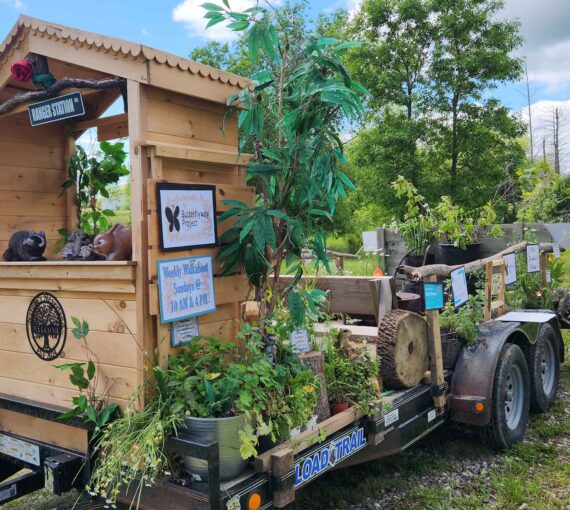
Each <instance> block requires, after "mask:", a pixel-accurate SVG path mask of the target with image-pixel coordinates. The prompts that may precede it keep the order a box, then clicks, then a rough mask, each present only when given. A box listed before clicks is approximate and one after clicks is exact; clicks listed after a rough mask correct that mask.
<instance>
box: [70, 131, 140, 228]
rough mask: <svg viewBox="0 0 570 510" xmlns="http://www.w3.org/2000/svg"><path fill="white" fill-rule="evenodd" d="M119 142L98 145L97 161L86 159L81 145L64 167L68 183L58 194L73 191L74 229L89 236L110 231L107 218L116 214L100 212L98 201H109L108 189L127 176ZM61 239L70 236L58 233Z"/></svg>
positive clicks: (90, 158)
mask: <svg viewBox="0 0 570 510" xmlns="http://www.w3.org/2000/svg"><path fill="white" fill-rule="evenodd" d="M124 146H125V144H124V143H122V142H117V143H114V144H112V143H109V142H101V144H100V146H99V148H100V153H99V154H98V157H89V156H88V155H87V153H86V152H85V149H83V147H81V146H80V145H78V146H77V148H76V150H75V152H74V153H73V155H72V156H71V159H70V160H69V163H68V165H67V180H66V181H65V182H64V183H63V184H62V191H61V194H63V193H65V192H66V191H68V190H73V193H74V205H75V207H76V210H77V228H79V229H81V230H83V231H84V232H85V233H87V234H90V235H96V234H98V233H99V232H104V231H106V230H108V229H109V228H110V227H111V220H110V219H109V218H110V217H112V216H114V215H115V213H114V212H113V211H111V210H110V209H101V207H100V202H99V197H100V196H101V197H105V198H109V191H108V186H109V185H111V184H115V183H117V182H118V181H119V179H120V178H121V177H122V176H124V175H128V174H129V170H128V169H127V167H126V166H125V161H126V158H127V153H126V152H125V150H124ZM60 234H61V235H62V237H67V236H68V235H69V232H67V231H64V229H63V230H62V231H60Z"/></svg>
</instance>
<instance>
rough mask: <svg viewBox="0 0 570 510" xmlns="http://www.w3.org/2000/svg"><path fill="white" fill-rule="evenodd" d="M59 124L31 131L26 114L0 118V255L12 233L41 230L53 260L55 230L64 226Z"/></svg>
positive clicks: (46, 252) (62, 137)
mask: <svg viewBox="0 0 570 510" xmlns="http://www.w3.org/2000/svg"><path fill="white" fill-rule="evenodd" d="M64 144H65V136H64V125H63V124H62V123H55V124H48V125H46V126H38V127H31V126H30V121H29V118H28V116H27V113H22V114H18V115H11V116H8V117H5V118H0V154H1V155H2V157H1V158H0V257H1V255H2V254H3V253H4V251H5V250H6V247H7V246H8V240H9V239H10V236H11V235H12V234H13V233H14V232H15V231H17V230H36V231H40V230H44V231H45V233H46V236H47V239H48V246H47V249H46V251H45V256H46V257H48V258H49V259H56V258H57V255H56V254H54V253H53V247H54V245H55V242H56V240H57V239H58V238H59V234H58V233H57V230H58V229H60V228H64V227H66V226H67V204H66V198H65V196H63V197H58V195H59V192H60V191H61V185H62V183H63V182H64V181H65V178H66V175H65V147H64Z"/></svg>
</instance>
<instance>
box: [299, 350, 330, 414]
mask: <svg viewBox="0 0 570 510" xmlns="http://www.w3.org/2000/svg"><path fill="white" fill-rule="evenodd" d="M299 360H300V361H301V363H303V365H305V366H306V367H307V368H308V369H309V370H311V371H312V372H313V373H314V374H315V375H317V376H318V377H319V379H320V381H321V388H320V389H319V392H318V395H317V407H316V408H315V414H316V415H317V423H320V422H322V421H324V420H326V419H327V418H330V415H331V410H330V407H329V397H328V392H327V385H326V382H325V366H324V359H323V353H322V352H320V351H311V352H306V353H303V354H299Z"/></svg>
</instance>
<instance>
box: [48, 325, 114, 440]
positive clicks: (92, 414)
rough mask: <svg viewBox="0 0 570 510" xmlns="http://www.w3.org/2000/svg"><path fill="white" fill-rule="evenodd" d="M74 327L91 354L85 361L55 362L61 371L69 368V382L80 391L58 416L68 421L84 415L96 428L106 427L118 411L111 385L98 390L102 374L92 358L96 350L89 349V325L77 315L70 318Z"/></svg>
mask: <svg viewBox="0 0 570 510" xmlns="http://www.w3.org/2000/svg"><path fill="white" fill-rule="evenodd" d="M71 320H72V322H73V325H74V328H73V329H72V330H71V332H72V334H73V336H74V337H75V339H76V340H78V341H80V342H83V346H84V348H85V351H86V352H87V353H88V358H89V359H88V361H87V362H86V363H81V362H76V363H65V364H63V365H56V368H58V369H59V370H65V371H67V370H69V371H71V374H70V375H69V381H70V382H71V384H73V385H74V386H75V387H76V388H77V389H78V390H79V395H77V396H74V397H72V399H71V400H72V403H73V407H72V408H71V409H70V410H69V411H67V412H66V413H63V414H62V415H60V416H59V419H60V420H68V419H70V418H74V417H75V416H83V417H84V419H83V421H84V422H85V423H88V424H91V425H93V426H94V427H95V430H99V429H100V428H101V427H103V426H105V425H106V424H107V423H108V422H109V420H110V419H111V418H113V417H114V416H115V414H116V412H117V404H115V403H112V404H108V401H109V390H110V388H111V385H110V384H109V383H108V382H107V383H106V384H105V386H104V388H103V390H102V391H101V392H100V393H98V392H97V389H98V387H99V383H100V380H99V377H98V374H97V367H96V363H95V362H94V361H93V359H92V357H94V355H93V352H92V351H91V350H90V349H89V345H88V343H87V335H88V334H89V324H88V323H87V322H86V321H84V320H80V319H78V318H77V317H71Z"/></svg>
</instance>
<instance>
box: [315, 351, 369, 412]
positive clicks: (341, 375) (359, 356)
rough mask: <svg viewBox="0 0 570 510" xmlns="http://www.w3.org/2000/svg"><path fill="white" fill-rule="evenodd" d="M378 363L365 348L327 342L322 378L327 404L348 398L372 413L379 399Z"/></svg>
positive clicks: (340, 401) (347, 400)
mask: <svg viewBox="0 0 570 510" xmlns="http://www.w3.org/2000/svg"><path fill="white" fill-rule="evenodd" d="M378 373H379V370H378V364H377V363H376V362H375V361H372V360H371V358H370V354H369V353H368V350H367V348H366V343H364V345H363V346H362V347H359V348H355V349H351V350H348V349H346V350H345V349H342V350H341V349H336V348H335V346H334V345H333V344H329V345H328V346H327V351H326V358H325V380H326V385H327V392H328V395H329V402H330V403H331V404H335V403H343V402H348V403H349V404H351V405H353V406H357V407H358V408H360V409H361V410H362V412H364V413H365V414H367V415H372V413H373V412H374V408H375V404H376V403H377V402H378V400H379V399H380V387H379V384H378Z"/></svg>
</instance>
